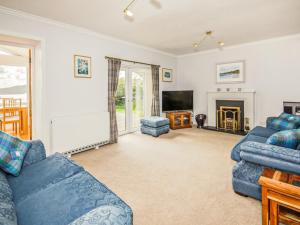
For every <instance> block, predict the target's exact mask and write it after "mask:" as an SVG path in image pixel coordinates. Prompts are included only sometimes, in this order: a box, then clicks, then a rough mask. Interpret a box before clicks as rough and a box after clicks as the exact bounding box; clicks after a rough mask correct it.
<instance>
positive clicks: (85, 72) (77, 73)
mask: <svg viewBox="0 0 300 225" xmlns="http://www.w3.org/2000/svg"><path fill="white" fill-rule="evenodd" d="M91 61H92V58H91V57H88V56H82V55H74V77H77V78H91V77H92V70H91Z"/></svg>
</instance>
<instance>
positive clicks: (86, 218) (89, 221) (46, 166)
mask: <svg viewBox="0 0 300 225" xmlns="http://www.w3.org/2000/svg"><path fill="white" fill-rule="evenodd" d="M0 193H1V194H0V224H5V225H15V223H8V222H5V221H6V219H13V220H14V217H16V219H15V220H17V224H18V225H102V224H107V225H116V224H118V225H132V220H133V218H132V217H133V215H132V210H131V208H130V207H129V206H128V205H127V204H126V203H125V202H123V201H122V200H121V199H120V198H119V197H118V196H117V195H116V194H114V193H113V192H112V191H111V190H109V189H108V188H107V187H106V186H105V185H103V184H102V183H100V182H99V181H98V180H96V179H95V178H94V177H93V176H92V175H90V174H89V173H88V172H86V171H85V170H84V169H83V168H82V167H81V166H80V165H77V164H76V163H75V162H73V161H72V160H70V159H68V158H66V157H64V156H63V155H61V154H58V153H56V154H54V155H52V156H49V157H47V158H46V155H45V149H44V146H43V144H42V143H41V142H40V141H32V147H31V148H30V150H29V151H28V152H27V155H26V157H25V160H24V163H23V167H22V170H21V173H20V175H19V176H18V177H14V176H10V175H7V174H5V173H4V172H3V171H1V170H0ZM10 195H11V196H10ZM10 198H11V200H12V202H13V204H12V205H13V206H12V207H7V204H8V203H9V201H10ZM4 201H6V202H7V204H6V205H4V204H1V203H2V202H4ZM1 207H2V209H1ZM3 207H6V208H3ZM8 209H9V210H8ZM3 212H5V213H3ZM5 217H6V218H5Z"/></svg>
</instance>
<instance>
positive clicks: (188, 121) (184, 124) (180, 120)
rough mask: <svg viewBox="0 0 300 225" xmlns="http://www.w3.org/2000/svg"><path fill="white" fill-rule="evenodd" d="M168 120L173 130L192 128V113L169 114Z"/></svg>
mask: <svg viewBox="0 0 300 225" xmlns="http://www.w3.org/2000/svg"><path fill="white" fill-rule="evenodd" d="M167 118H168V119H169V120H170V128H171V129H172V130H176V129H182V128H191V127H192V113H191V112H168V113H167Z"/></svg>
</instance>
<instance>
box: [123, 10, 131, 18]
mask: <svg viewBox="0 0 300 225" xmlns="http://www.w3.org/2000/svg"><path fill="white" fill-rule="evenodd" d="M124 13H125V15H126V16H129V17H133V12H131V11H130V10H129V9H125V10H124Z"/></svg>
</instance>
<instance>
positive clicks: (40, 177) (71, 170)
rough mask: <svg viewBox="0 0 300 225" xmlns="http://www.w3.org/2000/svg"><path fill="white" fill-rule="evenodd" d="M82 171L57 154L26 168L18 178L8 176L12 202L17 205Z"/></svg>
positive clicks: (79, 167) (70, 161)
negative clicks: (12, 197)
mask: <svg viewBox="0 0 300 225" xmlns="http://www.w3.org/2000/svg"><path fill="white" fill-rule="evenodd" d="M82 170H83V168H82V167H81V166H78V165H77V164H76V163H74V162H73V161H72V160H69V159H68V158H66V157H64V156H63V155H62V154H59V153H56V154H54V155H52V156H49V157H48V158H46V159H45V160H42V161H40V162H37V163H35V164H32V165H30V166H26V167H24V168H23V169H22V172H21V173H20V175H19V176H18V177H13V176H8V181H9V184H10V187H11V189H12V191H13V196H14V202H15V203H16V204H17V203H18V202H20V201H21V200H22V199H25V198H28V197H29V196H30V195H31V194H33V193H36V192H38V191H40V190H42V189H44V188H46V187H47V186H48V185H50V184H54V183H57V182H59V181H61V180H63V179H65V178H67V177H70V176H72V175H74V174H76V173H78V172H81V171H82Z"/></svg>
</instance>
